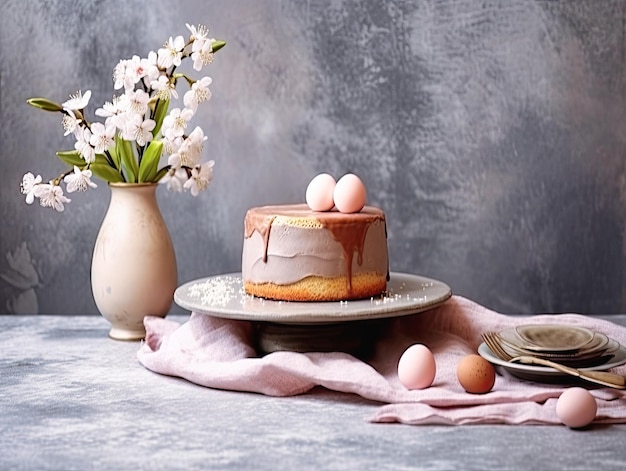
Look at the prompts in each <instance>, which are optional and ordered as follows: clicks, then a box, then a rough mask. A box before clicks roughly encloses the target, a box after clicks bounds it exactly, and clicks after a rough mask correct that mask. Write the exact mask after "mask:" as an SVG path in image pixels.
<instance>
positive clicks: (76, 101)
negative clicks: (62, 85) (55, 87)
mask: <svg viewBox="0 0 626 471" xmlns="http://www.w3.org/2000/svg"><path fill="white" fill-rule="evenodd" d="M90 98H91V90H87V91H86V92H85V94H84V95H83V94H82V92H81V91H80V90H78V91H77V92H76V93H75V94H74V95H70V99H69V100H67V101H66V102H64V103H63V109H69V110H82V109H84V108H86V107H87V105H88V104H89V99H90Z"/></svg>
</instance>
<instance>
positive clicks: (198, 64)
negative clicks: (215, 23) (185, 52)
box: [191, 39, 213, 71]
mask: <svg viewBox="0 0 626 471" xmlns="http://www.w3.org/2000/svg"><path fill="white" fill-rule="evenodd" d="M195 45H196V43H195V42H194V46H195ZM192 47H193V46H192ZM191 60H193V69H194V70H198V71H200V70H202V67H203V66H205V65H208V64H210V63H211V62H213V40H212V39H207V40H206V41H204V42H203V44H202V47H201V48H198V49H197V50H194V51H193V52H192V53H191Z"/></svg>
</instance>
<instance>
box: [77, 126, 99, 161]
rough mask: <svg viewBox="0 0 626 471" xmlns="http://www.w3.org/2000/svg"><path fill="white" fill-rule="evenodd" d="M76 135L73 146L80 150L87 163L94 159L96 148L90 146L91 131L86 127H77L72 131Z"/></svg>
mask: <svg viewBox="0 0 626 471" xmlns="http://www.w3.org/2000/svg"><path fill="white" fill-rule="evenodd" d="M74 135H75V136H76V144H74V148H75V149H76V150H77V151H78V152H80V155H81V157H82V158H83V159H85V162H87V163H88V164H89V163H91V162H93V161H94V160H96V150H95V149H94V148H93V147H92V146H91V144H90V143H89V141H90V140H91V131H89V129H87V128H83V127H79V128H78V129H77V130H76V132H75V133H74Z"/></svg>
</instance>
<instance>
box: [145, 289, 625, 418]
mask: <svg viewBox="0 0 626 471" xmlns="http://www.w3.org/2000/svg"><path fill="white" fill-rule="evenodd" d="M522 323H533V324H542V323H544V324H545V323H564V324H568V325H576V326H583V327H586V328H588V329H591V330H594V331H598V332H602V333H604V334H606V335H608V336H609V337H611V338H613V339H615V340H617V341H618V342H620V343H621V344H622V345H625V344H626V328H625V327H622V326H619V325H617V324H614V323H612V322H609V321H605V320H602V319H598V318H594V317H589V316H582V315H578V314H553V315H537V316H526V317H521V316H509V315H503V314H499V313H496V312H494V311H491V310H489V309H487V308H485V307H483V306H481V305H479V304H477V303H475V302H472V301H471V300H468V299H466V298H463V297H460V296H453V297H452V298H450V299H449V300H448V301H446V302H445V303H443V304H442V305H440V306H438V307H436V308H433V309H430V310H428V311H425V312H421V313H418V314H413V315H409V316H403V317H398V318H395V319H393V320H391V321H390V323H389V325H388V328H387V329H386V330H385V331H384V332H383V333H382V334H381V336H380V338H379V339H378V340H377V342H376V344H375V346H374V348H373V353H372V355H371V357H370V358H369V359H368V361H367V362H365V361H362V360H360V359H358V358H356V357H354V356H352V355H349V354H347V353H342V352H330V353H329V352H320V353H297V352H274V353H270V354H268V355H265V356H261V357H260V356H258V355H257V353H256V351H255V349H254V347H253V345H254V338H253V335H254V329H253V326H252V323H251V322H248V321H238V320H229V319H222V318H218V317H213V316H209V315H206V314H199V313H192V314H191V316H190V318H189V320H188V321H187V322H185V323H183V324H182V325H181V324H179V323H177V322H173V321H171V320H168V319H162V318H158V317H147V318H145V321H144V324H145V327H146V339H145V342H143V343H142V345H141V347H140V349H139V351H138V352H137V358H138V360H139V362H140V363H141V364H142V365H143V366H145V367H146V368H148V369H149V370H151V371H154V372H155V373H159V374H163V375H169V376H177V377H181V378H184V379H186V380H188V381H190V382H192V383H195V384H198V385H200V386H204V387H209V388H216V389H225V390H233V391H248V392H256V393H261V394H266V395H269V396H293V395H298V394H303V393H306V392H307V391H310V390H311V389H312V388H314V387H316V386H322V387H324V388H327V389H330V390H334V391H341V392H345V393H351V394H358V395H359V396H361V397H363V398H366V399H369V400H373V401H378V402H380V403H381V406H380V407H379V408H378V409H377V410H376V411H375V413H374V414H373V415H372V416H371V417H369V418H368V420H369V421H371V422H380V423H389V422H399V423H404V424H413V425H418V424H450V425H462V424H560V423H561V422H560V420H559V418H558V417H557V415H556V401H557V399H558V397H559V396H560V394H561V393H562V392H563V391H564V390H565V388H566V387H567V385H561V384H542V383H535V382H530V381H524V380H520V379H518V378H516V377H514V376H512V375H511V374H510V373H509V372H507V371H505V370H500V369H499V370H498V375H497V377H496V382H495V385H494V387H493V389H492V390H491V391H490V392H489V393H486V394H471V393H467V392H465V390H464V389H463V388H462V386H461V385H460V384H459V382H458V380H457V377H456V367H457V364H458V362H459V361H460V359H461V358H463V357H464V356H465V355H468V354H470V353H476V351H477V348H478V346H479V345H480V343H481V341H482V340H481V338H480V334H481V332H484V331H487V330H494V331H499V330H502V329H505V328H507V327H512V326H515V325H518V324H522ZM416 343H420V344H424V345H426V346H427V347H428V348H429V349H430V350H431V351H432V353H433V355H434V357H435V362H436V365H437V373H436V377H435V380H434V382H433V384H432V386H430V387H429V388H425V389H422V390H412V391H410V390H407V389H406V388H405V387H404V386H403V385H402V384H401V383H400V381H399V379H398V376H397V365H398V360H399V358H400V356H401V355H402V353H403V352H404V351H405V350H406V349H407V348H408V347H409V346H410V345H413V344H416ZM613 371H614V372H618V373H621V374H626V366H620V367H617V368H614V369H613ZM589 388H590V392H591V393H592V394H593V396H594V397H595V398H596V402H597V404H598V412H597V415H596V419H595V423H626V392H625V391H622V390H616V389H611V388H602V387H600V388H598V387H594V386H593V385H590V386H589Z"/></svg>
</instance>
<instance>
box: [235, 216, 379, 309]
mask: <svg viewBox="0 0 626 471" xmlns="http://www.w3.org/2000/svg"><path fill="white" fill-rule="evenodd" d="M241 273H242V279H243V283H244V287H245V290H246V293H248V294H251V295H254V296H259V297H263V298H269V299H274V300H284V301H339V300H349V299H362V298H368V297H371V296H377V295H379V294H381V293H382V292H384V291H385V289H386V286H387V280H388V279H389V259H388V251H387V229H386V222H385V213H384V212H383V211H382V210H381V209H379V208H374V207H372V206H365V207H364V208H363V209H362V210H361V211H360V212H358V213H340V212H338V211H326V212H317V211H312V210H310V209H309V207H308V206H307V205H306V204H294V205H277V206H263V207H258V208H251V209H250V210H248V212H247V214H246V218H245V234H244V242H243V253H242V264H241Z"/></svg>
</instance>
